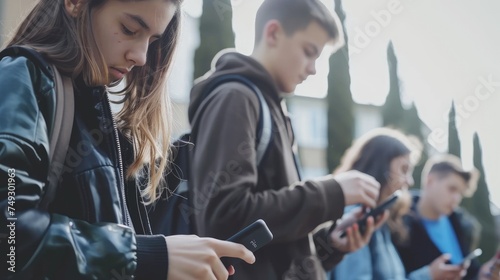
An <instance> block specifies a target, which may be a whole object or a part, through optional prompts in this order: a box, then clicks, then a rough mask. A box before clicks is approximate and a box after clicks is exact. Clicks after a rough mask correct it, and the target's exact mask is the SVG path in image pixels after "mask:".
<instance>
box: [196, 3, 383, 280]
mask: <svg viewBox="0 0 500 280" xmlns="http://www.w3.org/2000/svg"><path fill="white" fill-rule="evenodd" d="M342 38H343V34H342V28H341V25H340V23H339V20H338V18H337V17H336V16H335V15H332V14H331V13H330V12H329V11H328V10H327V8H326V7H325V6H324V5H323V4H322V3H321V2H320V1H319V0H265V1H264V3H263V4H262V6H261V7H260V9H259V10H258V12H257V17H256V36H255V39H256V40H255V41H256V42H255V46H254V47H255V48H254V51H253V53H252V55H250V56H245V55H242V54H239V53H236V52H232V51H227V50H226V51H223V52H221V53H220V54H219V55H218V56H216V57H215V58H214V63H213V65H214V67H213V69H212V70H211V71H210V72H209V73H207V74H206V75H205V76H204V77H202V78H201V79H200V80H198V81H197V83H196V85H195V86H194V88H193V90H192V92H191V102H190V106H189V119H190V122H191V126H192V132H191V135H192V141H193V142H194V143H195V147H194V150H193V154H192V166H191V176H190V184H191V186H192V187H193V189H194V190H193V202H194V209H195V210H196V211H195V220H196V227H197V231H198V232H197V233H198V234H199V235H200V236H212V237H216V238H221V239H225V238H228V237H230V236H231V235H233V234H234V233H236V232H238V231H239V230H241V229H242V228H244V227H245V226H247V225H249V224H250V223H252V222H254V221H255V220H257V219H263V220H264V221H265V222H266V223H267V225H268V226H269V228H270V230H271V232H272V233H273V235H274V240H273V242H272V243H271V244H269V245H267V246H265V247H263V248H262V249H260V250H259V251H257V253H256V259H257V261H256V263H255V264H254V265H253V266H247V265H245V264H243V263H237V264H236V265H235V268H236V270H237V271H238V273H237V275H236V276H235V278H234V279H249V280H255V279H266V280H268V279H269V280H273V279H303V280H308V279H325V269H326V270H329V269H331V268H332V267H333V266H334V265H335V264H336V263H338V262H339V261H340V260H341V259H342V256H343V255H344V254H345V253H347V252H351V251H354V250H357V249H359V248H361V247H362V246H364V245H365V244H366V243H367V242H368V241H369V238H370V237H371V234H372V232H373V230H374V228H375V227H376V226H377V225H378V224H380V223H382V222H383V220H384V219H385V218H386V217H387V214H385V217H382V218H381V219H380V221H378V222H377V225H375V223H374V221H373V219H370V220H369V222H368V227H367V231H366V232H365V234H361V233H360V232H359V230H358V227H357V225H354V226H352V227H350V228H349V229H348V230H347V237H343V238H340V233H339V230H334V231H331V230H330V229H331V228H333V227H330V226H327V225H322V224H324V223H325V222H330V224H331V221H336V220H337V219H339V218H341V217H342V214H343V209H344V207H345V206H346V205H349V204H364V205H366V206H368V207H373V206H375V202H376V199H377V197H378V193H379V188H380V186H379V184H378V183H377V182H376V180H375V179H374V178H373V177H371V176H368V175H366V174H363V173H360V172H357V171H350V172H346V173H344V174H340V175H336V176H331V175H330V176H326V177H322V178H317V179H314V180H308V181H304V182H301V181H300V177H299V173H298V170H297V166H296V162H295V159H294V144H295V138H294V134H293V131H292V127H291V124H290V120H289V118H288V115H287V112H286V109H285V108H284V103H283V102H282V99H283V98H284V97H286V96H290V95H292V93H293V91H294V90H295V87H296V86H297V85H298V84H299V83H301V82H302V81H304V80H305V79H306V78H307V77H308V76H309V75H314V74H315V73H316V69H315V62H316V60H317V58H318V57H319V56H320V54H321V52H322V50H323V48H324V46H325V45H326V44H332V45H333V46H334V48H336V49H338V47H340V46H342V44H343V42H342ZM226 74H238V75H242V76H244V77H245V78H246V79H248V80H250V81H251V82H252V83H253V84H255V85H256V86H257V87H258V88H259V89H260V91H261V92H262V94H263V96H264V99H265V102H266V103H267V106H268V107H269V110H270V114H271V119H272V137H271V142H270V144H269V146H268V147H267V150H266V153H265V155H264V158H263V160H262V161H261V162H260V164H258V165H257V161H256V151H255V150H256V149H255V142H256V139H258V136H257V128H258V122H259V118H260V114H261V112H260V107H259V106H260V105H259V99H258V97H257V95H256V94H255V93H254V92H253V91H252V90H251V89H250V88H248V87H247V86H245V85H243V84H242V83H239V82H227V83H224V84H222V85H220V86H218V87H217V88H215V89H214V90H213V92H211V93H210V94H209V95H206V94H204V89H205V86H207V85H208V84H209V83H210V82H211V81H212V80H213V79H216V78H217V77H219V76H221V75H226ZM320 225H322V226H320ZM313 231H314V232H313Z"/></svg>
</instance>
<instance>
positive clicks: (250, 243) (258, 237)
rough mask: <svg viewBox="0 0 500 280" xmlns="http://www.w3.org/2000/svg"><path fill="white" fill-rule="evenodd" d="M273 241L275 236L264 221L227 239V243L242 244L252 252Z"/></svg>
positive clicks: (256, 222) (259, 221)
mask: <svg viewBox="0 0 500 280" xmlns="http://www.w3.org/2000/svg"><path fill="white" fill-rule="evenodd" d="M271 240H273V234H272V233H271V231H270V230H269V228H268V227H267V225H266V223H265V222H264V221H263V220H262V219H259V220H257V221H255V222H253V223H252V224H251V225H249V226H247V227H246V228H244V229H242V230H241V231H239V232H238V233H236V234H235V235H233V236H231V237H229V238H228V239H227V241H231V242H235V243H239V244H242V245H243V246H245V247H246V248H247V249H248V250H250V251H252V252H255V251H257V250H259V249H260V248H262V247H263V246H264V245H266V244H268V243H269V242H271Z"/></svg>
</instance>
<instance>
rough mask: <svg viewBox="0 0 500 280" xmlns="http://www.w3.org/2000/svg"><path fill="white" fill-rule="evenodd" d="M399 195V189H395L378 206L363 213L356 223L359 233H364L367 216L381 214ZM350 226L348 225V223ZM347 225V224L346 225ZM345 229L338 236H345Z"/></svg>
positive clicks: (375, 216) (374, 216)
mask: <svg viewBox="0 0 500 280" xmlns="http://www.w3.org/2000/svg"><path fill="white" fill-rule="evenodd" d="M400 196H401V191H400V190H397V191H395V192H394V193H393V194H392V195H391V196H389V197H388V198H387V199H386V200H385V201H384V202H382V204H380V205H379V206H377V207H375V208H374V209H372V210H371V211H370V212H368V213H365V214H364V215H363V216H362V217H361V218H360V219H359V220H358V221H357V222H356V223H357V224H358V226H359V232H360V233H361V234H365V231H366V222H367V220H368V218H369V217H373V218H374V219H376V218H377V217H378V216H380V215H382V214H383V213H384V211H385V210H387V209H390V208H391V207H392V206H393V205H394V203H396V201H398V199H399V197H400ZM349 226H350V225H349ZM346 227H348V226H346ZM346 234H347V233H346V232H345V230H344V231H343V232H342V234H341V235H340V237H345V236H346Z"/></svg>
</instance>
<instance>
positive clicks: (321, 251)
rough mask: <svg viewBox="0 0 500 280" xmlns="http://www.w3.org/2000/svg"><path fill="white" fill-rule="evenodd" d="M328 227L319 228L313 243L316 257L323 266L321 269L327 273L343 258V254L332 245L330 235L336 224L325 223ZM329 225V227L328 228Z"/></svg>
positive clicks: (314, 235)
mask: <svg viewBox="0 0 500 280" xmlns="http://www.w3.org/2000/svg"><path fill="white" fill-rule="evenodd" d="M326 224H328V225H324V226H321V227H320V228H319V229H318V230H317V231H316V232H315V233H314V234H313V241H314V246H315V247H316V255H317V257H318V259H319V260H320V261H321V264H322V265H323V269H324V270H325V271H328V270H330V269H332V268H333V267H334V266H335V265H337V264H338V263H339V262H340V261H342V259H343V258H344V256H345V253H344V252H342V251H340V250H338V249H337V248H335V247H334V246H333V245H332V240H331V238H330V233H331V232H332V231H333V229H334V228H335V226H336V224H333V225H331V223H326ZM330 225H331V226H330Z"/></svg>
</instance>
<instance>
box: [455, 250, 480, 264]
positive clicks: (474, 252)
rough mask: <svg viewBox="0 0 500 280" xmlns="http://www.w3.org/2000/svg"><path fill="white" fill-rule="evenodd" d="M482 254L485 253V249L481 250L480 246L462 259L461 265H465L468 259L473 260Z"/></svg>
mask: <svg viewBox="0 0 500 280" xmlns="http://www.w3.org/2000/svg"><path fill="white" fill-rule="evenodd" d="M482 254H483V250H481V249H479V248H478V249H476V250H474V251H472V252H470V254H468V255H467V256H466V257H465V258H464V259H463V260H462V262H461V263H460V265H464V264H465V263H466V262H467V261H472V259H474V258H477V257H479V256H481V255H482Z"/></svg>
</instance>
